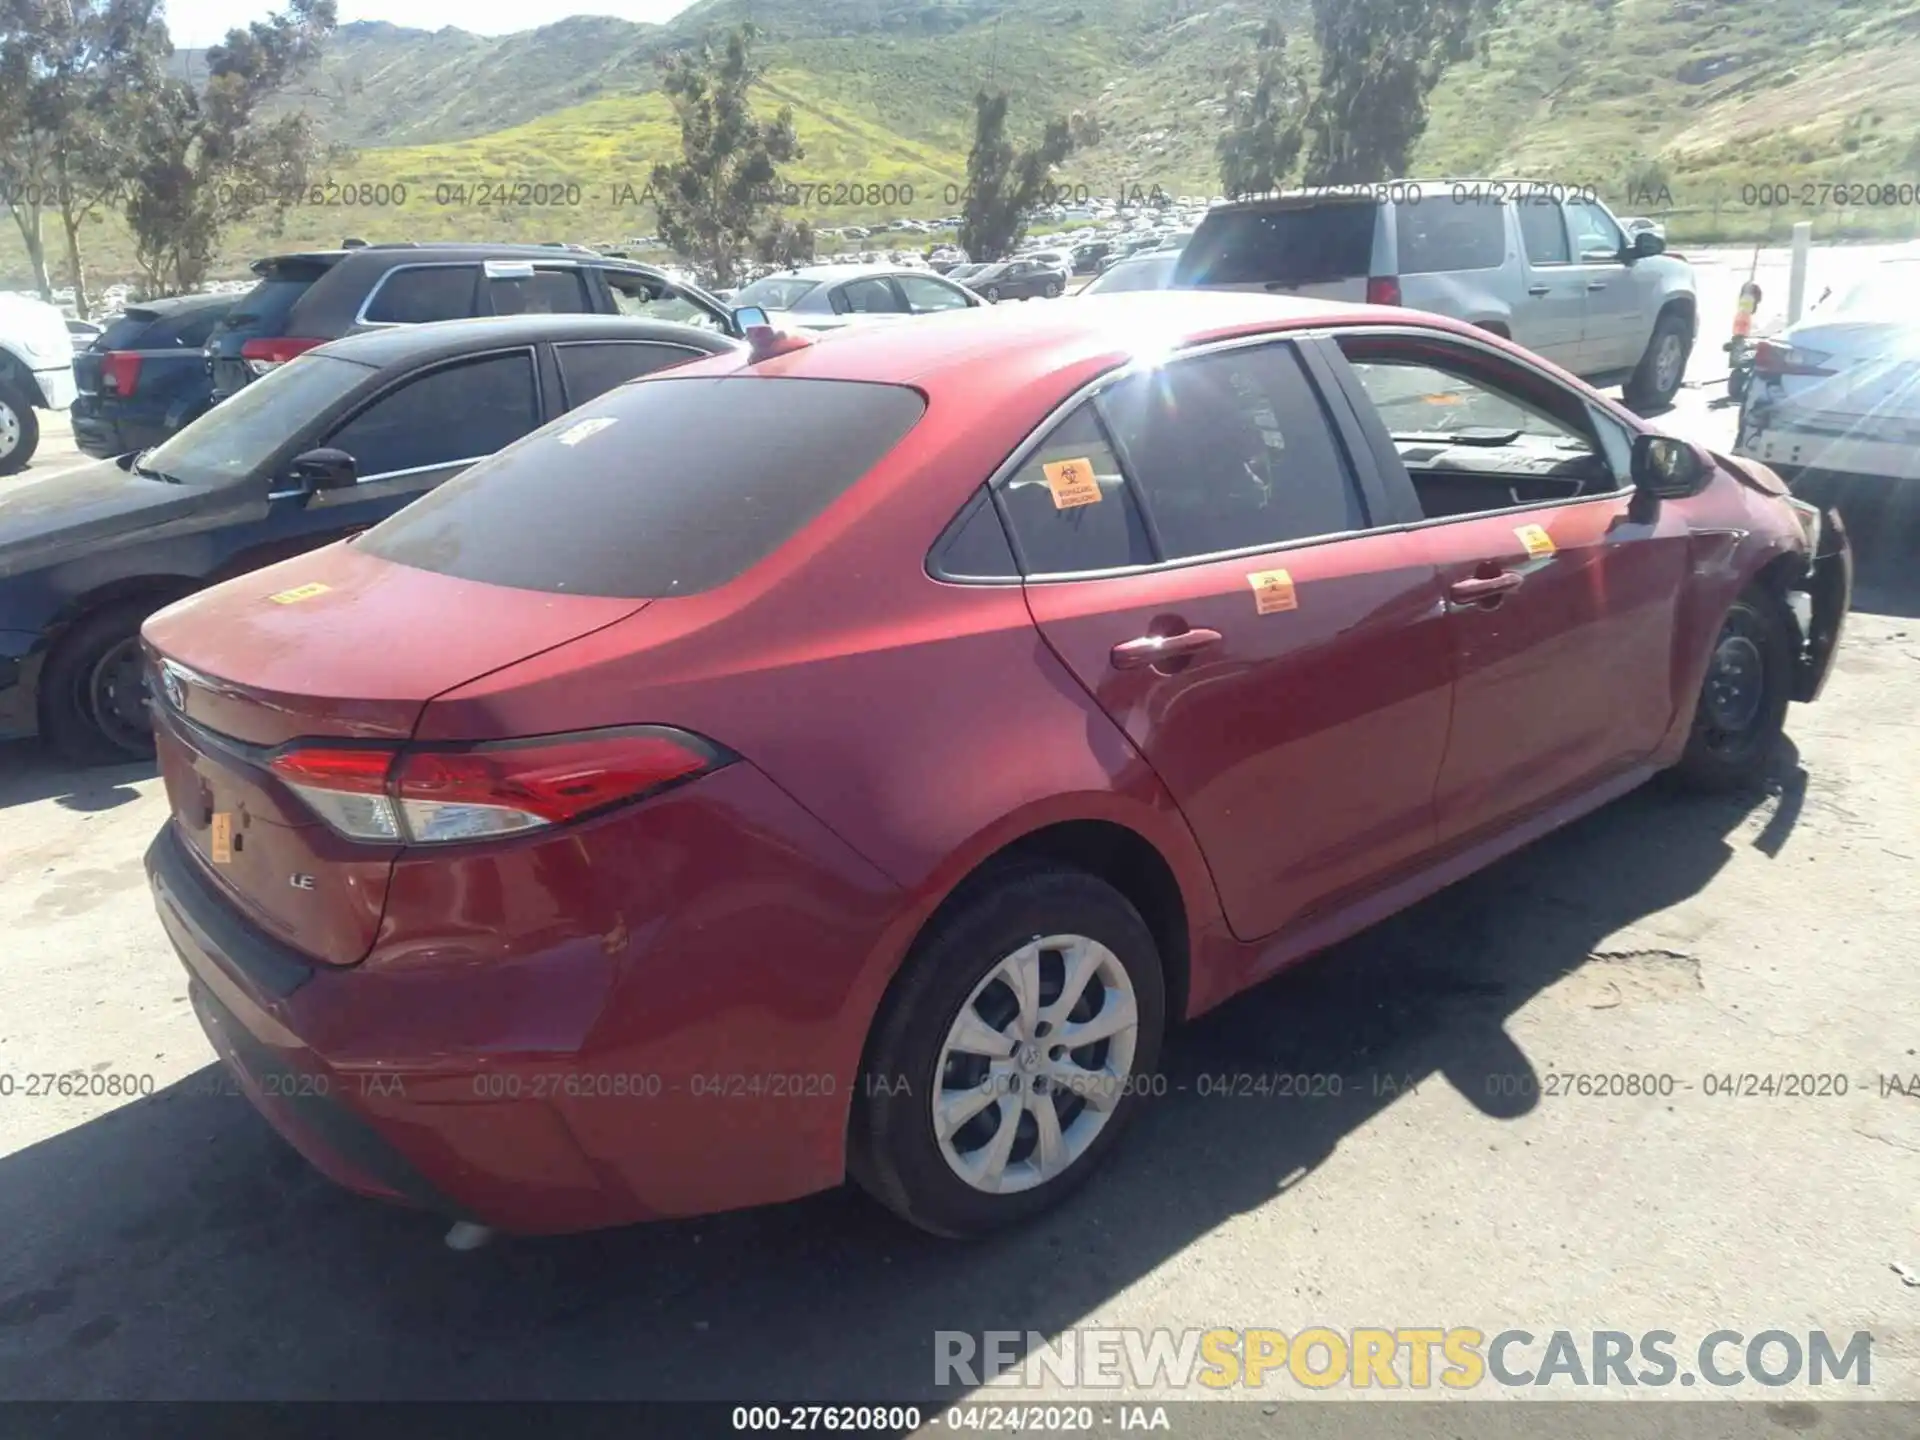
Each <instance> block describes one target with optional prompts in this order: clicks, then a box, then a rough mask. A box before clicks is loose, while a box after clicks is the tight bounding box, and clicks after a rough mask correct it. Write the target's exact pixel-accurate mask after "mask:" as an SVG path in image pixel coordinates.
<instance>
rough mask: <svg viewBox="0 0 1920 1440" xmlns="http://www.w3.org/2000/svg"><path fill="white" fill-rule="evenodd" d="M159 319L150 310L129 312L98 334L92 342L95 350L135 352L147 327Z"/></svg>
mask: <svg viewBox="0 0 1920 1440" xmlns="http://www.w3.org/2000/svg"><path fill="white" fill-rule="evenodd" d="M159 318H160V317H159V316H157V315H155V314H154V313H153V311H151V310H129V311H127V312H126V313H125V314H124V315H122V316H121V317H120V318H119V319H118V320H115V321H114V322H113V323H112V324H111V325H109V326H107V328H106V329H105V330H103V331H101V332H100V335H99V337H98V338H97V339H96V340H94V342H93V348H94V349H96V350H135V349H138V348H139V343H138V342H139V340H140V337H141V336H142V335H144V334H146V333H147V327H148V326H149V325H151V324H153V322H154V321H155V320H157V319H159Z"/></svg>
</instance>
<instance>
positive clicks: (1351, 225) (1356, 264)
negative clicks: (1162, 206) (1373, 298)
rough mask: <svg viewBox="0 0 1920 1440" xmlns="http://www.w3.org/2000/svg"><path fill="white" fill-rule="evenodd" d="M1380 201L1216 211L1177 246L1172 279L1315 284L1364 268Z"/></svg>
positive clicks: (1185, 282) (1176, 282) (1204, 282)
mask: <svg viewBox="0 0 1920 1440" xmlns="http://www.w3.org/2000/svg"><path fill="white" fill-rule="evenodd" d="M1377 210H1378V205H1377V203H1376V202H1373V201H1366V202H1363V203H1354V204H1323V205H1302V206H1297V207H1292V208H1284V209H1277V210H1216V211H1214V212H1213V214H1211V215H1209V216H1207V218H1206V219H1205V220H1203V221H1201V222H1200V228H1199V230H1197V231H1196V232H1195V233H1194V237H1193V239H1192V241H1190V242H1189V243H1188V245H1187V248H1186V249H1185V250H1183V251H1181V252H1180V263H1179V266H1178V267H1177V268H1176V269H1175V271H1174V281H1173V283H1174V285H1175V286H1187V285H1262V284H1266V285H1281V286H1290V285H1317V284H1324V283H1326V282H1329V281H1334V280H1348V279H1352V278H1354V277H1355V276H1363V275H1366V274H1367V273H1369V271H1370V270H1371V268H1372V264H1373V223H1374V215H1375V213H1376V211H1377Z"/></svg>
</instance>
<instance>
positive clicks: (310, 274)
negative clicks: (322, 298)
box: [218, 264, 327, 330]
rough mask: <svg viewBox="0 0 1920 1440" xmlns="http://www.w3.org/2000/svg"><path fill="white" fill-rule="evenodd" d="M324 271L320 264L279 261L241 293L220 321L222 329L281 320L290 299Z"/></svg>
mask: <svg viewBox="0 0 1920 1440" xmlns="http://www.w3.org/2000/svg"><path fill="white" fill-rule="evenodd" d="M326 273H327V267H326V266H324V265H314V264H305V265H282V266H276V267H275V268H274V269H273V270H271V271H270V272H268V275H267V278H266V279H264V280H262V281H261V282H260V283H259V284H258V285H256V286H254V287H253V289H251V290H249V291H248V292H247V293H246V294H245V295H244V296H242V297H241V300H240V303H239V304H238V305H236V306H234V307H233V309H231V310H229V311H228V312H227V318H226V319H225V320H223V321H221V322H220V325H219V327H218V328H220V329H222V330H239V329H241V328H243V327H244V328H246V329H249V330H254V329H260V330H271V329H273V328H274V327H275V326H277V325H280V324H282V323H284V322H285V320H286V318H287V314H288V312H289V311H291V310H292V309H293V302H294V301H296V300H298V299H299V298H300V297H301V296H302V295H304V294H306V293H307V289H308V287H309V286H311V285H312V284H313V282H314V281H316V280H318V279H319V278H320V277H321V276H322V275H324V274H326Z"/></svg>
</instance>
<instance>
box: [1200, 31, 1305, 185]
mask: <svg viewBox="0 0 1920 1440" xmlns="http://www.w3.org/2000/svg"><path fill="white" fill-rule="evenodd" d="M1251 71H1252V73H1251V74H1249V73H1248V67H1247V66H1246V65H1245V64H1241V65H1237V66H1235V67H1234V69H1233V71H1232V72H1230V75H1229V79H1228V84H1227V128H1226V130H1225V131H1223V132H1222V133H1221V136H1220V140H1219V142H1218V144H1217V145H1216V146H1215V151H1216V153H1217V154H1218V155H1219V157H1220V187H1221V190H1222V191H1223V192H1224V193H1225V194H1226V196H1227V197H1228V198H1229V199H1231V198H1233V197H1234V196H1238V195H1263V194H1266V193H1267V192H1269V191H1272V190H1277V189H1279V188H1280V186H1281V184H1282V182H1284V181H1285V180H1286V178H1287V176H1288V175H1290V174H1292V173H1293V167H1294V164H1295V162H1296V161H1298V160H1299V158H1300V147H1301V144H1302V142H1303V139H1304V134H1303V128H1302V125H1303V122H1304V120H1305V118H1306V113H1307V81H1306V76H1304V75H1303V74H1301V72H1300V67H1299V66H1298V65H1297V64H1295V63H1294V60H1293V57H1292V56H1290V55H1289V54H1288V53H1287V34H1286V31H1285V30H1283V29H1282V28H1281V27H1280V22H1279V21H1278V20H1271V19H1270V20H1268V21H1267V23H1266V24H1265V25H1263V26H1262V27H1261V28H1260V42H1259V44H1258V45H1257V46H1256V47H1255V49H1254V61H1253V65H1252V67H1251Z"/></svg>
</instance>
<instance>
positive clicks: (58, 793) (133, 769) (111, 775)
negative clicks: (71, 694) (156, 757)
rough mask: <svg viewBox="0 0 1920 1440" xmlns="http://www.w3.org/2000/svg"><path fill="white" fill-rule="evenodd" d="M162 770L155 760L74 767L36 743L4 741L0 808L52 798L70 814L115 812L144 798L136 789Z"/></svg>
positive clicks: (0, 760) (0, 748)
mask: <svg viewBox="0 0 1920 1440" xmlns="http://www.w3.org/2000/svg"><path fill="white" fill-rule="evenodd" d="M157 773H158V772H157V771H156V770H155V769H154V764H153V761H151V760H137V761H134V762H132V763H130V764H126V765H101V766H96V767H93V768H74V767H70V766H67V765H63V764H62V763H60V761H58V760H57V759H55V758H54V756H53V755H51V754H50V753H49V752H48V751H47V750H46V748H45V747H44V746H42V745H41V744H40V742H39V741H37V740H9V741H5V742H0V810H6V809H9V808H11V807H12V806H15V805H25V804H28V803H30V802H31V801H34V800H52V801H53V802H54V803H55V804H57V805H59V806H60V807H61V808H62V809H66V810H88V811H93V810H112V809H114V808H115V807H116V806H120V805H125V804H127V803H128V802H129V801H133V800H137V799H139V798H140V792H139V791H137V790H135V789H134V788H133V787H134V785H135V784H136V783H137V782H139V781H141V780H151V779H152V778H153V777H154V776H155V775H156V774H157Z"/></svg>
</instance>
